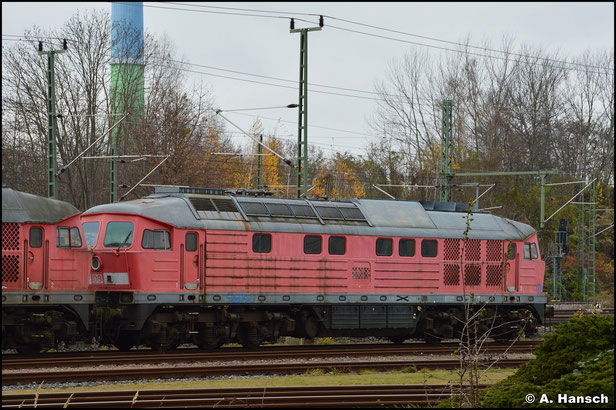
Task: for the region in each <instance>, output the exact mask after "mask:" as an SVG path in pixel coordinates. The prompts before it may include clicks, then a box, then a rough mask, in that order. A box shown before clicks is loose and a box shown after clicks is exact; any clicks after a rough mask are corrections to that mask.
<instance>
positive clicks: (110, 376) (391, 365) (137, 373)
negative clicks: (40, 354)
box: [2, 358, 528, 386]
mask: <svg viewBox="0 0 616 410" xmlns="http://www.w3.org/2000/svg"><path fill="white" fill-rule="evenodd" d="M527 360H528V359H501V360H500V361H499V362H498V363H497V364H496V366H494V367H496V368H515V367H518V366H520V365H521V364H523V363H525V362H526V361H527ZM486 362H488V361H486ZM459 364H460V362H459V360H458V359H455V358H451V359H449V358H448V359H440V360H398V361H364V362H362V361H350V362H309V363H305V362H304V363H271V362H268V363H259V364H230V365H226V366H203V365H194V366H177V365H172V366H159V367H143V366H140V367H137V368H134V367H133V368H106V369H91V368H87V369H74V368H67V369H62V370H56V371H49V370H44V369H43V370H42V371H40V372H14V373H7V372H3V373H2V385H3V386H5V385H16V384H31V383H43V382H44V383H47V384H49V383H58V382H62V383H64V382H84V381H87V382H92V381H117V380H137V379H154V378H155V379H169V378H173V379H178V378H203V377H213V376H228V375H289V374H304V373H306V372H308V371H313V370H322V371H325V372H335V373H348V372H357V371H360V370H364V369H369V370H376V371H391V370H400V369H404V368H409V367H412V366H414V367H415V368H416V369H456V368H457V367H458V366H459Z"/></svg>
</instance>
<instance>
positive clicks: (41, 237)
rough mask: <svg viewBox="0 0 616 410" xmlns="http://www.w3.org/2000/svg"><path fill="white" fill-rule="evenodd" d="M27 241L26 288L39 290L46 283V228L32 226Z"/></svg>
mask: <svg viewBox="0 0 616 410" xmlns="http://www.w3.org/2000/svg"><path fill="white" fill-rule="evenodd" d="M27 235H28V240H27V241H26V252H25V253H26V264H25V265H26V289H32V290H38V289H42V288H43V287H44V285H45V283H44V282H45V267H46V266H45V264H46V263H47V262H46V259H47V252H46V250H45V248H46V244H45V239H46V238H45V229H43V227H42V226H30V227H29V228H28V231H27Z"/></svg>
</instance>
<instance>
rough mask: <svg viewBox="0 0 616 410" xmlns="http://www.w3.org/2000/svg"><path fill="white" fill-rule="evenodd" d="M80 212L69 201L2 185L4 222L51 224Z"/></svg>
mask: <svg viewBox="0 0 616 410" xmlns="http://www.w3.org/2000/svg"><path fill="white" fill-rule="evenodd" d="M78 213H79V210H78V209H77V208H75V207H74V206H73V205H71V204H69V203H68V202H64V201H58V200H57V199H51V198H43V197H40V196H37V195H32V194H28V193H25V192H20V191H15V190H13V189H11V188H5V187H2V222H3V223H7V222H8V223H11V222H13V223H26V222H30V223H45V224H51V223H56V222H59V221H61V220H63V219H66V218H68V217H70V216H73V215H75V214H78Z"/></svg>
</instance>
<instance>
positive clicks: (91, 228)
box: [81, 221, 101, 248]
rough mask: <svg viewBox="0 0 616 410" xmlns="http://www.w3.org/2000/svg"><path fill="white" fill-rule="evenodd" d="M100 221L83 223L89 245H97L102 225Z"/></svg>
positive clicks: (82, 226) (84, 234)
mask: <svg viewBox="0 0 616 410" xmlns="http://www.w3.org/2000/svg"><path fill="white" fill-rule="evenodd" d="M100 225H101V224H100V222H98V221H96V222H84V223H83V224H81V228H82V229H83V236H84V237H85V239H86V245H88V247H90V248H91V247H93V246H94V245H96V238H97V237H98V228H99V227H100Z"/></svg>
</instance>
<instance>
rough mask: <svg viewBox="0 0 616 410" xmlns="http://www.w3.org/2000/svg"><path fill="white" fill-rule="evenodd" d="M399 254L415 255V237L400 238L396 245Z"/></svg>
mask: <svg viewBox="0 0 616 410" xmlns="http://www.w3.org/2000/svg"><path fill="white" fill-rule="evenodd" d="M398 254H399V255H400V256H407V257H410V256H415V239H400V243H399V246H398Z"/></svg>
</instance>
